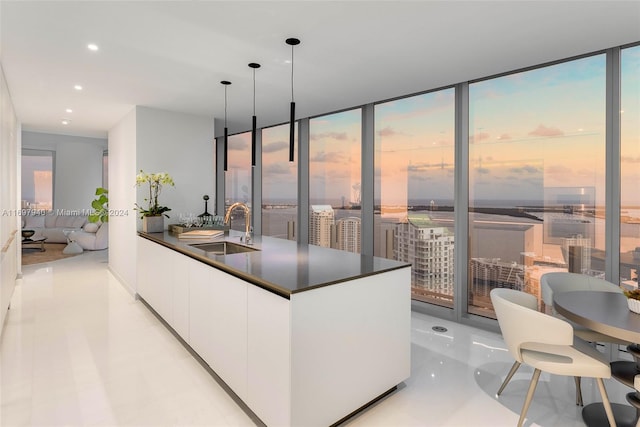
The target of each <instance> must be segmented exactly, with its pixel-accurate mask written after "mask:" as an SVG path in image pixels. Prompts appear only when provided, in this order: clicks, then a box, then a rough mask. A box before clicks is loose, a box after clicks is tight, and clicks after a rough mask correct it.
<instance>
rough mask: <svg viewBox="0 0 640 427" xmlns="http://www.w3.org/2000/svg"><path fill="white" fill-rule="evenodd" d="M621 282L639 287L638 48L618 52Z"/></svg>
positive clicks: (639, 66)
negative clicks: (619, 85)
mask: <svg viewBox="0 0 640 427" xmlns="http://www.w3.org/2000/svg"><path fill="white" fill-rule="evenodd" d="M621 70H622V71H621V73H622V76H621V91H622V92H621V103H622V106H621V115H620V117H621V121H620V136H621V138H620V144H621V145H620V283H621V285H622V286H623V287H626V288H637V287H638V272H640V192H639V191H638V185H639V184H640V46H635V47H631V48H627V49H622V51H621Z"/></svg>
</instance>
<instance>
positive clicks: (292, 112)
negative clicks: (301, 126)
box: [289, 102, 296, 162]
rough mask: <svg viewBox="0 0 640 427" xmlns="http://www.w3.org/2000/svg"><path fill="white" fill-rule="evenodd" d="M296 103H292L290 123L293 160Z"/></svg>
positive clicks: (290, 154) (291, 156)
mask: <svg viewBox="0 0 640 427" xmlns="http://www.w3.org/2000/svg"><path fill="white" fill-rule="evenodd" d="M295 125H296V103H295V102H292V103H291V117H290V123H289V161H290V162H293V148H294V147H293V142H294V139H295V135H296V126H295Z"/></svg>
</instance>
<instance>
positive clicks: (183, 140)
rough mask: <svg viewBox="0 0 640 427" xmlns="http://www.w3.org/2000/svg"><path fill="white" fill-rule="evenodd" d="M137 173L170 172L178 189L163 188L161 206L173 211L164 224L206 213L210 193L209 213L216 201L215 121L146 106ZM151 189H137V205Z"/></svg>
mask: <svg viewBox="0 0 640 427" xmlns="http://www.w3.org/2000/svg"><path fill="white" fill-rule="evenodd" d="M137 111H138V113H137V139H136V150H137V162H136V163H137V170H138V171H139V170H140V169H142V170H144V171H145V172H154V173H155V172H167V173H169V175H171V177H172V178H173V180H174V181H175V184H176V185H175V187H167V188H163V190H162V194H161V195H160V198H159V203H160V205H161V206H167V207H169V208H171V212H168V215H169V216H170V219H169V220H167V219H165V225H166V224H168V223H175V222H178V216H179V214H180V213H181V212H191V213H194V214H195V215H198V214H201V213H202V212H204V200H202V196H204V195H205V194H207V195H208V196H209V197H210V200H209V207H210V209H209V212H210V213H212V208H213V205H214V200H215V194H214V191H215V186H214V181H215V177H214V164H213V159H214V156H213V152H214V142H213V141H214V125H213V118H211V117H205V116H195V115H191V114H182V113H174V112H171V111H164V110H157V109H153V108H147V107H138V109H137ZM145 195H148V187H146V188H142V187H141V188H140V189H139V190H138V199H137V201H138V203H142V202H143V199H144V197H145Z"/></svg>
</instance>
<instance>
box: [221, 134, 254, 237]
mask: <svg viewBox="0 0 640 427" xmlns="http://www.w3.org/2000/svg"><path fill="white" fill-rule="evenodd" d="M251 191H252V189H251V132H244V133H240V134H237V135H231V136H229V137H228V139H227V171H226V172H225V192H224V194H225V196H224V197H225V199H224V204H225V212H226V210H227V208H228V207H229V206H231V205H232V204H233V203H235V202H242V203H245V204H246V205H247V206H249V207H250V208H251V207H252V206H251V197H252V192H251ZM231 228H232V229H233V230H239V231H244V229H245V214H244V211H243V210H242V209H236V210H234V211H233V215H232V217H231Z"/></svg>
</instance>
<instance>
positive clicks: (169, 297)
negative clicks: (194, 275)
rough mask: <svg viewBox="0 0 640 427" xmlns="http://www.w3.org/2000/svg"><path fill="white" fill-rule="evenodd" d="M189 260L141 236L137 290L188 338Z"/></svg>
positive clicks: (174, 327) (184, 337) (183, 336)
mask: <svg viewBox="0 0 640 427" xmlns="http://www.w3.org/2000/svg"><path fill="white" fill-rule="evenodd" d="M188 261H189V259H188V258H187V257H185V256H184V255H181V254H179V253H177V252H175V251H174V250H171V249H169V248H166V247H164V246H162V245H158V244H157V243H153V242H151V241H149V240H147V239H143V238H141V237H139V238H138V272H137V293H138V295H140V296H141V297H142V298H143V299H144V300H145V301H146V302H147V303H148V304H149V305H150V306H151V307H153V309H154V310H155V311H156V312H157V313H158V314H159V315H160V316H161V317H162V318H163V319H164V320H165V321H166V322H167V323H168V324H169V325H171V327H172V328H173V329H174V330H175V331H176V332H177V333H178V335H180V336H181V337H182V339H184V340H185V341H188V340H189V282H188V275H187V268H188V267H187V262H188Z"/></svg>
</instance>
